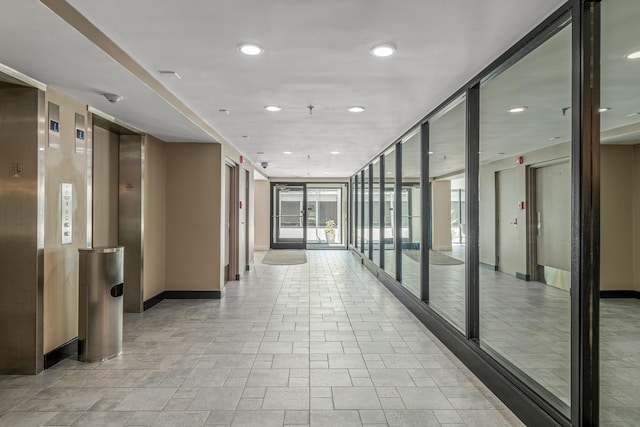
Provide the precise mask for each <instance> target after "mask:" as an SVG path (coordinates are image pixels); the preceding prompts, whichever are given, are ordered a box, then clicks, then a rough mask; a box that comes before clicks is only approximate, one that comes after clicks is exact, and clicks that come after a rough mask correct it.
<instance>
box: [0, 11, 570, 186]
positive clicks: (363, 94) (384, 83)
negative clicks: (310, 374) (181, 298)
mask: <svg viewBox="0 0 640 427" xmlns="http://www.w3.org/2000/svg"><path fill="white" fill-rule="evenodd" d="M56 3H58V4H61V3H63V2H62V1H60V2H56ZM69 3H70V4H71V5H72V6H73V7H75V8H77V10H78V11H79V12H80V13H81V14H83V15H84V16H85V17H86V18H87V19H88V20H89V21H91V23H93V24H94V25H95V26H96V27H97V28H98V29H100V30H101V31H102V32H103V33H104V34H106V35H107V36H108V37H109V38H110V39H111V40H112V41H113V42H115V43H116V44H117V45H118V46H119V47H120V48H121V49H123V50H124V51H125V52H126V53H127V54H128V55H129V56H131V57H132V58H133V59H134V60H135V61H136V62H137V63H138V64H140V65H141V66H142V67H143V68H144V69H145V70H146V71H147V72H148V73H149V74H151V76H153V77H154V78H155V79H157V80H159V81H160V82H161V83H162V85H164V86H165V87H166V89H168V90H169V91H170V92H171V93H172V94H173V95H175V96H176V97H177V98H178V99H179V100H180V101H182V103H184V104H186V106H188V107H189V108H190V109H191V110H192V111H193V112H195V113H196V114H197V115H198V116H199V117H200V118H201V119H202V120H204V122H206V123H207V124H208V125H210V126H211V127H212V128H213V129H215V131H217V133H218V134H220V135H221V136H222V137H223V138H224V139H226V140H227V141H228V142H230V143H231V144H233V145H234V146H236V147H237V148H238V149H239V150H240V151H241V152H242V153H243V154H244V155H245V156H246V157H247V158H248V159H249V160H251V161H253V162H254V163H256V164H259V163H260V162H262V161H267V162H268V163H269V167H268V168H267V169H266V170H265V171H264V172H265V173H267V174H268V175H269V176H272V177H273V176H278V177H296V176H300V177H306V176H310V177H322V178H326V177H344V176H349V175H351V174H353V173H354V172H355V171H356V170H358V168H360V167H362V165H363V164H364V163H365V162H367V161H368V160H369V159H371V158H372V157H373V156H374V155H375V154H376V153H378V152H380V151H381V150H382V149H383V148H384V147H385V146H387V145H389V144H390V143H391V142H393V140H395V139H397V138H398V137H399V136H400V135H402V134H403V133H404V132H405V131H407V130H408V129H409V128H410V127H411V126H412V125H414V124H415V123H416V122H417V121H418V120H419V119H420V118H421V117H423V116H424V115H425V114H426V113H428V112H429V111H430V110H431V109H433V108H434V107H435V106H437V105H438V104H439V103H441V102H442V101H443V100H444V99H445V98H446V97H448V96H449V95H450V94H451V93H453V92H454V91H455V90H457V89H458V88H459V87H460V86H461V85H462V84H464V83H465V82H466V81H467V80H468V79H470V78H471V77H472V76H474V75H475V74H477V73H478V72H479V71H480V70H481V69H483V68H484V67H485V66H486V65H488V64H489V63H490V62H492V61H493V60H494V59H495V58H497V57H498V56H499V55H500V54H501V53H502V52H504V51H505V50H506V49H507V48H509V47H510V46H511V45H512V44H514V43H515V42H516V41H517V40H518V39H520V38H521V37H522V36H523V35H524V34H526V33H527V32H528V31H530V30H531V29H532V28H534V27H535V26H536V25H537V24H538V23H539V22H541V21H542V20H543V19H544V18H545V17H547V16H548V15H549V14H551V13H552V12H553V11H554V10H555V9H556V8H557V7H559V6H560V5H561V4H562V3H564V1H559V0H536V1H525V0H520V1H514V0H483V1H481V2H480V1H469V0H446V1H445V0H403V1H391V0H349V1H345V0H323V1H311V0H269V1H264V0H188V1H180V2H178V1H166V0H164V1H159V0H136V1H131V0H110V1H104V0H70V2H69ZM2 12H3V13H2V14H1V15H0V63H3V64H5V65H7V66H9V67H12V68H14V69H16V70H18V71H20V72H23V73H25V74H27V75H29V76H31V77H33V78H36V79H38V80H40V81H42V82H44V83H46V84H47V85H49V86H51V87H53V88H55V89H58V90H60V91H62V92H64V93H67V94H69V95H71V96H73V97H75V98H77V99H79V100H81V101H83V102H85V103H87V104H89V105H91V106H93V107H95V108H97V109H99V110H102V111H104V112H106V113H108V114H111V115H113V116H114V117H117V118H119V119H121V120H123V121H125V122H128V123H130V124H132V125H134V126H135V127H137V128H139V129H142V130H144V131H146V132H148V133H150V134H153V135H155V136H157V137H159V138H161V139H163V140H165V141H171V142H188V141H194V142H213V141H214V137H213V136H212V132H208V131H207V130H206V129H204V130H203V129H201V127H198V126H197V125H195V124H194V123H193V120H190V119H188V118H186V117H185V115H184V114H183V112H180V111H178V110H177V109H176V108H175V107H174V106H172V105H170V103H169V102H167V101H166V99H167V98H166V96H162V94H161V93H160V94H159V93H158V91H157V90H154V89H151V88H150V87H149V86H150V85H149V84H148V81H147V82H145V81H144V79H141V78H140V75H134V74H132V73H131V72H130V71H129V70H128V69H127V68H126V67H125V66H123V64H121V63H119V62H117V61H116V60H114V59H113V58H112V57H111V56H109V55H108V54H107V53H105V52H104V51H103V50H101V49H100V48H99V47H98V46H96V45H95V44H94V43H93V42H91V41H89V39H87V38H85V37H84V36H83V35H82V34H81V33H79V32H78V31H76V29H74V28H73V27H72V26H70V25H69V24H68V23H66V22H65V21H64V20H62V19H61V18H59V17H58V16H57V15H56V14H54V13H53V12H52V10H50V9H49V8H47V7H46V6H44V5H43V4H42V3H40V2H39V1H37V0H4V1H3V11H2ZM243 41H253V42H257V43H259V44H261V45H262V46H264V47H265V52H264V54H262V55H260V56H258V57H246V56H243V55H241V54H240V53H239V52H238V50H237V49H236V46H237V45H238V43H240V42H243ZM380 42H392V43H394V44H395V45H396V46H397V48H398V52H397V55H395V56H394V57H391V58H384V59H381V58H375V57H373V56H372V55H370V54H369V49H370V48H371V47H372V46H373V45H375V44H377V43H380ZM159 70H174V71H176V72H177V73H178V74H180V76H182V80H172V79H166V78H165V77H162V76H160V75H159V73H158V71H159ZM104 92H111V93H117V94H120V95H122V96H124V99H123V101H121V102H120V103H118V104H109V103H108V102H107V101H106V100H105V99H104V98H102V96H101V93H104ZM270 104H276V105H279V106H281V107H283V108H284V110H283V111H281V112H279V113H268V112H266V111H265V110H264V109H263V107H264V106H265V105H270ZM310 104H311V105H314V106H315V109H314V110H313V115H309V111H308V110H307V108H306V107H307V105H310ZM350 105H363V106H365V107H366V111H365V112H364V113H361V114H353V113H347V112H346V108H347V107H348V106H350ZM220 109H227V110H229V112H230V114H228V115H226V114H221V113H220V112H219V110H220ZM243 135H247V136H249V138H248V139H247V138H243ZM283 151H292V152H293V154H290V155H284V154H282V153H283ZM331 151H339V152H340V154H339V155H331V154H329V153H330V152H331ZM259 152H261V153H264V154H258V153H259ZM327 172H329V173H327Z"/></svg>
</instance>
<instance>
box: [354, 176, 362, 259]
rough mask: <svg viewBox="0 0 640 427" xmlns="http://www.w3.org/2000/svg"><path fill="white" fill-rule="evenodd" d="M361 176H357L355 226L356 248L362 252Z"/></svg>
mask: <svg viewBox="0 0 640 427" xmlns="http://www.w3.org/2000/svg"><path fill="white" fill-rule="evenodd" d="M360 177H361V175H360V174H358V175H356V192H355V193H356V199H355V201H354V203H355V207H356V209H355V214H356V220H355V226H356V242H355V247H356V248H358V249H360V250H362V240H360V238H361V237H362V179H360Z"/></svg>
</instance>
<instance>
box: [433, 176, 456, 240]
mask: <svg viewBox="0 0 640 427" xmlns="http://www.w3.org/2000/svg"><path fill="white" fill-rule="evenodd" d="M431 200H432V206H433V207H432V214H431V222H432V223H433V228H432V230H433V237H432V246H433V247H432V249H433V250H436V251H450V250H451V181H449V180H446V179H445V180H441V181H434V182H433V183H431Z"/></svg>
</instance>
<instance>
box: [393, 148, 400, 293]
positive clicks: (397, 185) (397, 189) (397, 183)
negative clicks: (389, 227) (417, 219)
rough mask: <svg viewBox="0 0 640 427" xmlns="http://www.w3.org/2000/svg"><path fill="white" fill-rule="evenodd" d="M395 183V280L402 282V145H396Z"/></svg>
mask: <svg viewBox="0 0 640 427" xmlns="http://www.w3.org/2000/svg"><path fill="white" fill-rule="evenodd" d="M395 148H396V181H395V186H394V188H395V196H396V200H395V202H396V206H395V212H396V213H395V224H394V228H395V232H394V235H395V236H396V247H395V250H396V253H395V255H396V256H395V259H396V280H397V281H398V282H402V144H401V143H400V142H398V143H397V144H396V147H395Z"/></svg>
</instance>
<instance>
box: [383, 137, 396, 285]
mask: <svg viewBox="0 0 640 427" xmlns="http://www.w3.org/2000/svg"><path fill="white" fill-rule="evenodd" d="M395 185H396V151H395V149H393V150H392V151H390V152H387V154H385V156H384V240H383V242H384V270H385V271H386V272H387V273H389V275H391V276H392V277H394V278H395V276H396V252H395V248H396V246H395V238H394V236H395V233H394V224H395V213H394V212H395V211H394V206H395V193H396V192H395V188H394V186H395Z"/></svg>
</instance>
